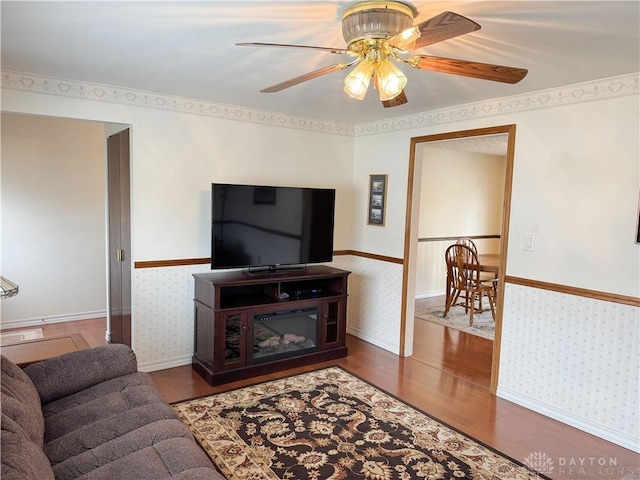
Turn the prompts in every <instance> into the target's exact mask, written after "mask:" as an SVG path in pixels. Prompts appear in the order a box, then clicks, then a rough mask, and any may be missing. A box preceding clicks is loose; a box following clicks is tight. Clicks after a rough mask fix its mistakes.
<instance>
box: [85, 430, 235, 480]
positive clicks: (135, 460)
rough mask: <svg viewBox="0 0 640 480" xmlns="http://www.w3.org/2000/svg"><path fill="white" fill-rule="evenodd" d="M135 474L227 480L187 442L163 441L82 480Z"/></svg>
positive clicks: (150, 479)
mask: <svg viewBox="0 0 640 480" xmlns="http://www.w3.org/2000/svg"><path fill="white" fill-rule="evenodd" d="M194 447H196V448H195V449H194ZM131 472H136V477H135V478H136V480H159V479H164V478H167V477H169V476H170V477H171V478H172V479H174V480H180V479H185V480H187V479H188V480H224V477H223V476H222V475H221V474H219V473H218V472H217V471H216V470H214V469H213V468H212V466H211V462H210V461H209V459H208V458H207V456H206V454H205V453H204V452H203V451H202V450H200V449H199V448H198V447H197V446H196V445H195V443H194V442H193V440H191V439H187V438H171V439H167V440H163V441H161V442H158V443H156V444H154V445H153V446H150V447H146V448H144V449H142V450H138V451H137V452H133V453H132V454H130V455H127V456H125V457H122V458H119V459H118V460H115V461H113V462H111V463H108V464H106V465H104V466H102V467H100V468H97V469H95V470H93V471H92V472H90V473H89V474H87V475H83V476H81V477H79V479H82V480H89V479H91V480H103V479H104V480H113V479H116V478H131V477H130V475H131Z"/></svg>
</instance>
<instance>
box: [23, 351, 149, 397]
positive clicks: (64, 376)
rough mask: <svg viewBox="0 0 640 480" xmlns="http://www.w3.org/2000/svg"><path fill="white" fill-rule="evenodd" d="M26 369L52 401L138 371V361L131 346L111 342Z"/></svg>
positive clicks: (39, 391)
mask: <svg viewBox="0 0 640 480" xmlns="http://www.w3.org/2000/svg"><path fill="white" fill-rule="evenodd" d="M24 371H25V373H26V374H27V375H28V376H29V378H30V379H31V381H32V382H33V383H34V385H35V386H36V389H37V390H38V394H39V395H40V400H41V401H42V403H48V402H51V401H52V400H56V399H58V398H62V397H66V396H67V395H71V394H73V393H76V392H79V391H80V390H84V389H85V388H89V387H92V386H93V385H97V384H99V383H102V382H104V381H106V380H110V379H112V378H117V377H121V376H123V375H128V374H130V373H135V372H137V371H138V363H137V361H136V356H135V353H133V350H131V348H129V347H127V346H126V345H121V344H110V345H104V346H101V347H96V348H91V349H87V350H79V351H77V352H72V353H67V354H65V355H61V356H59V357H55V358H50V359H49V360H45V361H43V362H39V363H34V364H33V365H29V366H28V367H26V368H25V369H24Z"/></svg>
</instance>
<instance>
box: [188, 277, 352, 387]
mask: <svg viewBox="0 0 640 480" xmlns="http://www.w3.org/2000/svg"><path fill="white" fill-rule="evenodd" d="M350 273H351V272H347V271H345V270H340V269H337V268H333V267H328V266H324V265H315V266H310V267H307V268H305V269H301V270H300V271H293V272H287V273H264V274H258V275H248V274H245V273H243V272H238V271H234V272H211V273H201V274H195V275H194V279H195V299H194V304H195V352H194V355H193V360H192V365H193V368H194V370H196V371H197V372H198V373H199V374H200V375H201V376H202V377H203V378H204V379H205V380H206V381H207V382H209V384H211V385H219V384H222V383H228V382H232V381H234V380H239V379H242V378H248V377H253V376H256V375H262V374H265V373H271V372H275V371H278V370H284V369H287V368H292V367H296V366H299V365H308V364H311V363H316V362H322V361H325V360H331V359H334V358H340V357H344V356H346V355H347V346H346V323H347V322H346V320H347V278H348V276H349V274H350Z"/></svg>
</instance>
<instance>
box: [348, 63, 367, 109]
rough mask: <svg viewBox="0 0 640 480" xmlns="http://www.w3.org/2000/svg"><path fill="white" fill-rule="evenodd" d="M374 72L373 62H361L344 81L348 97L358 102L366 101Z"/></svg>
mask: <svg viewBox="0 0 640 480" xmlns="http://www.w3.org/2000/svg"><path fill="white" fill-rule="evenodd" d="M373 70H374V66H373V63H372V62H370V61H368V60H364V61H362V62H360V63H359V64H358V65H357V66H356V68H354V69H353V70H352V71H351V73H349V75H347V77H346V78H345V79H344V91H345V92H347V95H349V96H350V97H353V98H356V99H358V100H362V99H364V96H365V95H366V93H367V89H368V88H369V82H370V81H371V75H373Z"/></svg>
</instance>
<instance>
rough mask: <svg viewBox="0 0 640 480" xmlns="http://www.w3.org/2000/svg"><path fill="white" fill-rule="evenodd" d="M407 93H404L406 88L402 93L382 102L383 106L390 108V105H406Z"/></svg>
mask: <svg viewBox="0 0 640 480" xmlns="http://www.w3.org/2000/svg"><path fill="white" fill-rule="evenodd" d="M407 101H408V100H407V94H406V93H404V90H403V91H401V92H400V94H399V95H398V96H396V97H394V98H392V99H391V100H384V101H383V102H382V106H383V107H384V108H390V107H398V106H400V105H404V104H405V103H407Z"/></svg>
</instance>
